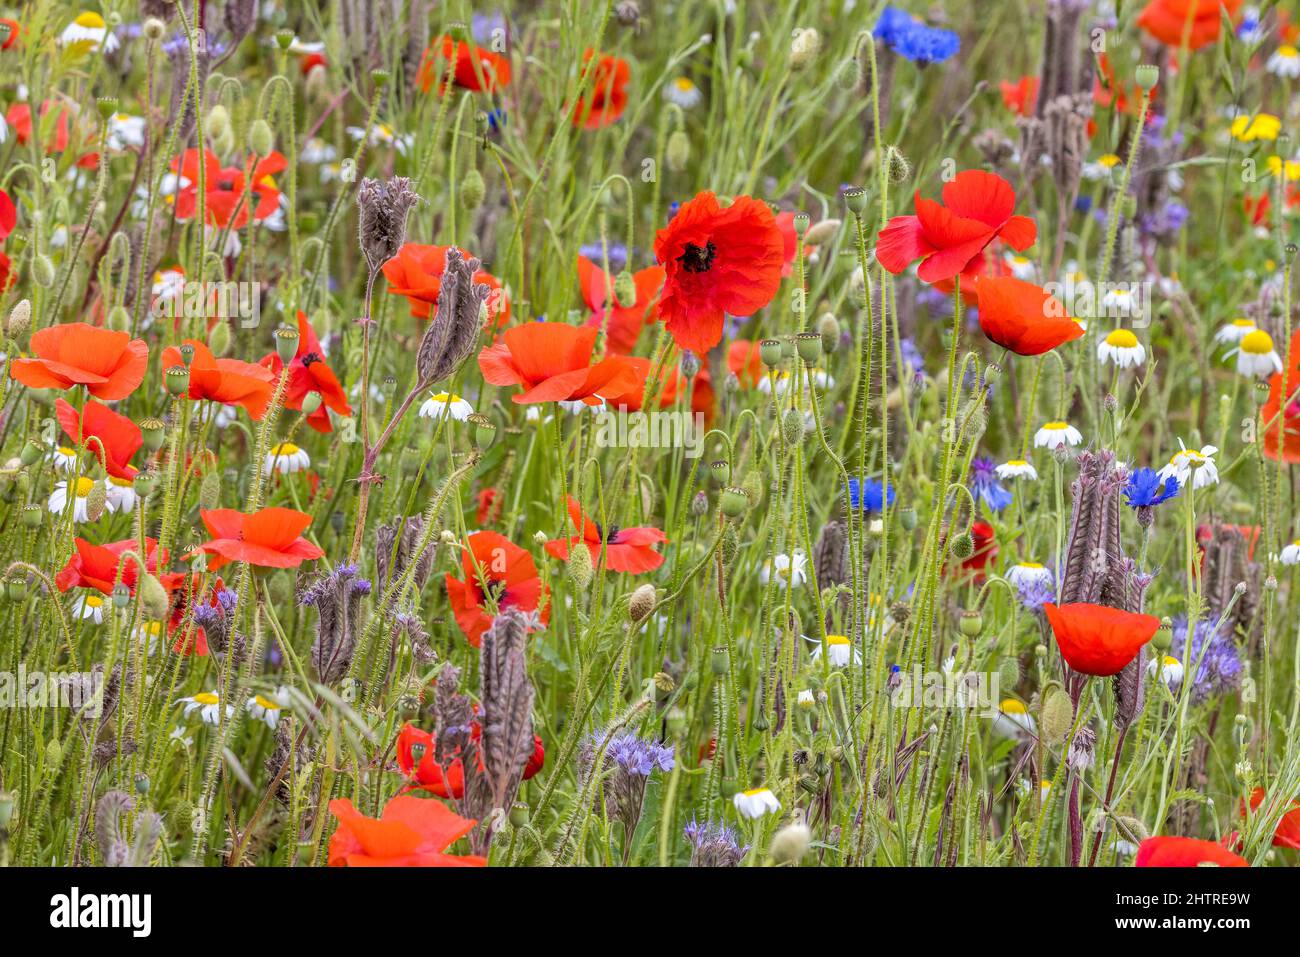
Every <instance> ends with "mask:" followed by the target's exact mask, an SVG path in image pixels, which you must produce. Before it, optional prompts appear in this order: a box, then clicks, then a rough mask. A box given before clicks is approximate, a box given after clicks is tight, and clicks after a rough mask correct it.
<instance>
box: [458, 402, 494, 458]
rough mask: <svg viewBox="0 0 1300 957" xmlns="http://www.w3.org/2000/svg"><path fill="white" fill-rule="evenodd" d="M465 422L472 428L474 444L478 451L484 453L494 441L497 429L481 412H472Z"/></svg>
mask: <svg viewBox="0 0 1300 957" xmlns="http://www.w3.org/2000/svg"><path fill="white" fill-rule="evenodd" d="M465 421H467V422H469V423H470V424H471V425H473V426H474V444H475V445H476V446H477V447H478V448H479V450H480V451H483V452H486V451H487V450H488V449H489V448H491V447H492V443H493V442H495V441H496V437H497V427H496V423H494V422H493V421H492V420H491V419H489V418H488V417H487V416H486V415H484V414H483V413H482V412H472V413H470V415H469V418H467V419H466V420H465Z"/></svg>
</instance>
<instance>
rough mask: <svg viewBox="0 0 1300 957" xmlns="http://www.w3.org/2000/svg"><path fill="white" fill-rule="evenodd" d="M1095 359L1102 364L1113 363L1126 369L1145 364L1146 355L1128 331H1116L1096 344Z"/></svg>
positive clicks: (1140, 344) (1135, 338) (1135, 337)
mask: <svg viewBox="0 0 1300 957" xmlns="http://www.w3.org/2000/svg"><path fill="white" fill-rule="evenodd" d="M1097 359H1098V360H1099V361H1100V362H1102V363H1103V364H1105V363H1107V362H1113V363H1115V365H1117V366H1119V367H1120V368H1121V369H1127V368H1128V367H1129V366H1140V365H1141V364H1142V363H1144V362H1146V361H1147V353H1146V350H1145V349H1143V348H1142V343H1140V342H1138V339H1137V336H1135V335H1133V333H1132V332H1131V331H1130V330H1128V329H1116V330H1114V331H1113V332H1112V333H1111V334H1110V335H1108V336H1107V337H1106V338H1105V339H1103V340H1101V342H1099V343H1098V344H1097Z"/></svg>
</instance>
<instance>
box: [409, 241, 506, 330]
mask: <svg viewBox="0 0 1300 957" xmlns="http://www.w3.org/2000/svg"><path fill="white" fill-rule="evenodd" d="M451 248H452V247H451V246H422V245H420V244H419V243H407V244H406V245H404V246H403V247H402V248H401V249H399V250H398V251H397V255H396V256H394V257H393V258H392V259H390V260H388V262H386V263H384V278H386V279H387V280H388V291H389V292H390V293H392V294H393V295H395V296H405V297H406V301H407V302H408V303H410V305H411V315H413V316H415V318H417V319H428V318H429V317H430V315H434V314H436V310H437V307H438V296H440V295H441V294H442V274H443V272H444V271H445V270H446V268H447V250H449V249H451ZM461 253H462V254H463V255H465V256H472V255H473V254H472V253H469V252H467V251H466V250H464V249H462V250H461ZM474 282H476V283H479V284H481V285H484V286H487V287H488V288H489V289H491V290H492V291H491V292H490V293H488V299H487V309H488V316H489V317H491V318H492V319H494V320H495V323H496V325H499V326H504V325H505V324H506V323H507V322H509V321H510V296H509V294H508V293H507V292H506V291H505V289H504V288H503V287H502V286H501V280H500V279H498V278H497V277H496V276H494V275H492V274H491V273H490V272H486V271H485V270H482V269H480V270H479V271H478V272H476V273H474Z"/></svg>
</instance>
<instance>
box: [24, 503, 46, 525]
mask: <svg viewBox="0 0 1300 957" xmlns="http://www.w3.org/2000/svg"><path fill="white" fill-rule="evenodd" d="M43 518H44V515H42V513H41V507H40V506H39V505H24V506H23V524H24V525H26V526H27V527H28V528H40V526H41V520H42V519H43Z"/></svg>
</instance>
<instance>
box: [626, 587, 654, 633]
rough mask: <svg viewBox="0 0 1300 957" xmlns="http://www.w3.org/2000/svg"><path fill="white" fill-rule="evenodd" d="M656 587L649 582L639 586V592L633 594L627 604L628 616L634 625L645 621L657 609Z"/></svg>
mask: <svg viewBox="0 0 1300 957" xmlns="http://www.w3.org/2000/svg"><path fill="white" fill-rule="evenodd" d="M656 600H657V599H656V598H655V586H654V585H651V584H649V583H648V582H647V583H646V584H644V585H640V586H638V588H637V590H636V591H634V592H632V597H631V599H629V600H628V604H627V616H628V618H630V619H631V620H632V621H633V622H634V623H635V622H639V621H643V620H644V619H645V618H646V617H647V616H648V615H649V614H650V612H652V611H654V607H655V601H656Z"/></svg>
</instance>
